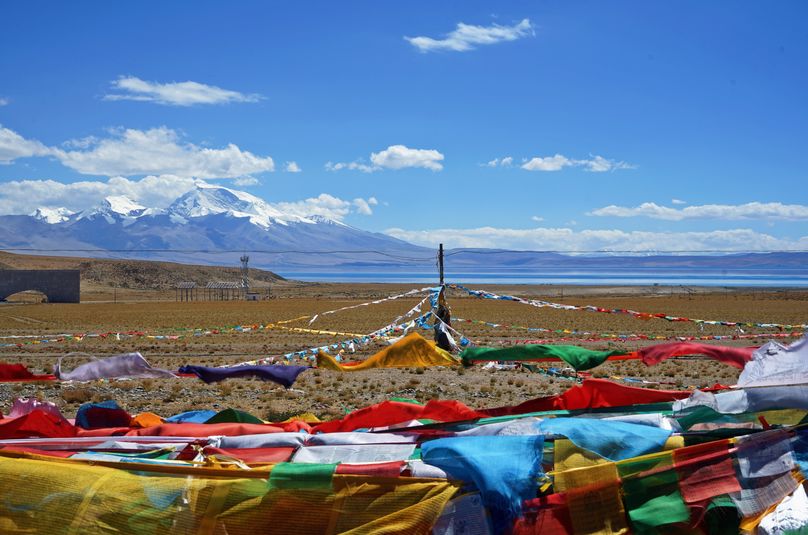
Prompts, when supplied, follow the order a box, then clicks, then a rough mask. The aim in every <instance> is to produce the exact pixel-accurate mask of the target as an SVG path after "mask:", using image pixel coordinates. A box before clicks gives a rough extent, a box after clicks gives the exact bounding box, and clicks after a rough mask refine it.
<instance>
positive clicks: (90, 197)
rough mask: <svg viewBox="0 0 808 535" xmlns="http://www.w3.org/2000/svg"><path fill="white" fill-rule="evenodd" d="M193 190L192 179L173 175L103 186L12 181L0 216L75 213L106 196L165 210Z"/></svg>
mask: <svg viewBox="0 0 808 535" xmlns="http://www.w3.org/2000/svg"><path fill="white" fill-rule="evenodd" d="M193 188H194V179H192V178H188V177H178V176H173V175H162V176H147V177H144V178H142V179H140V180H129V179H128V178H124V177H112V178H110V179H108V180H107V181H105V182H104V181H80V182H73V183H70V184H65V183H62V182H57V181H55V180H12V181H9V182H5V183H3V187H2V188H0V214H3V215H7V214H28V213H31V212H33V211H34V210H36V209H37V208H40V207H49V208H61V207H64V208H67V209H69V210H70V211H73V212H78V211H81V210H85V209H87V208H91V207H93V206H95V205H97V204H98V203H99V202H101V200H103V199H104V198H105V197H108V196H110V195H125V196H126V197H128V198H129V199H131V200H133V201H135V202H138V203H140V204H143V205H145V206H148V207H154V208H165V207H167V206H168V205H169V204H171V202H172V201H174V199H176V198H177V197H179V196H180V195H182V194H183V193H185V192H186V191H189V190H191V189H193Z"/></svg>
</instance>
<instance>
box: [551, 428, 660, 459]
mask: <svg viewBox="0 0 808 535" xmlns="http://www.w3.org/2000/svg"><path fill="white" fill-rule="evenodd" d="M539 429H540V430H541V432H542V433H544V434H545V435H561V436H565V437H567V438H568V439H570V440H571V441H572V442H573V443H574V444H575V445H576V446H578V447H580V448H584V449H586V450H589V451H593V452H595V453H597V454H598V455H600V456H601V457H604V458H606V459H609V460H610V461H622V460H624V459H629V458H631V457H638V456H640V455H645V454H646V453H654V452H657V451H660V450H661V449H662V447H663V446H664V445H665V441H666V440H668V437H669V436H671V431H670V430H665V429H660V428H658V427H650V426H647V425H638V424H628V423H625V422H616V421H608V420H596V419H589V418H549V419H546V420H542V422H541V423H540V424H539Z"/></svg>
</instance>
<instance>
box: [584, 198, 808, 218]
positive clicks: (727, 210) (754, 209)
mask: <svg viewBox="0 0 808 535" xmlns="http://www.w3.org/2000/svg"><path fill="white" fill-rule="evenodd" d="M588 215H594V216H612V217H639V216H644V217H650V218H652V219H665V220H668V221H681V220H683V219H723V220H738V219H769V220H792V221H796V220H806V219H808V206H806V205H803V204H782V203H779V202H769V203H761V202H750V203H746V204H737V205H733V204H703V205H693V206H687V207H685V208H670V207H668V206H660V205H658V204H656V203H652V202H646V203H642V204H640V205H639V206H635V207H628V206H616V205H609V206H606V207H603V208H598V209H597V210H593V211H592V212H590V213H589V214H588Z"/></svg>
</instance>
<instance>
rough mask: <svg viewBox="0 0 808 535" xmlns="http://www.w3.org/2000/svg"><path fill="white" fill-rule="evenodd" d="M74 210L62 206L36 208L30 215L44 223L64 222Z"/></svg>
mask: <svg viewBox="0 0 808 535" xmlns="http://www.w3.org/2000/svg"><path fill="white" fill-rule="evenodd" d="M73 214H74V212H72V211H70V210H68V209H67V208H64V207H59V208H46V207H42V208H37V209H36V210H34V212H33V213H32V214H30V215H31V217H33V218H34V219H37V220H39V221H44V222H45V223H64V222H65V221H67V220H69V219H70V216H72V215H73Z"/></svg>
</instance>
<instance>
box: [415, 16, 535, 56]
mask: <svg viewBox="0 0 808 535" xmlns="http://www.w3.org/2000/svg"><path fill="white" fill-rule="evenodd" d="M529 35H534V32H533V25H532V24H531V23H530V19H523V20H522V21H521V22H519V23H517V24H514V25H513V26H500V25H499V24H492V25H491V26H475V25H473V24H464V23H462V22H459V23H458V24H457V28H455V30H454V31H452V32H450V33H449V34H447V35H446V37H445V38H443V39H434V38H432V37H424V36H419V37H404V39H406V40H407V41H408V42H409V43H410V44H411V45H413V46H414V47H416V48H417V49H418V50H419V51H421V52H433V51H436V50H452V51H455V52H466V51H468V50H474V48H476V47H477V46H479V45H493V44H496V43H501V42H503V41H515V40H517V39H520V38H522V37H527V36H529Z"/></svg>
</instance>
